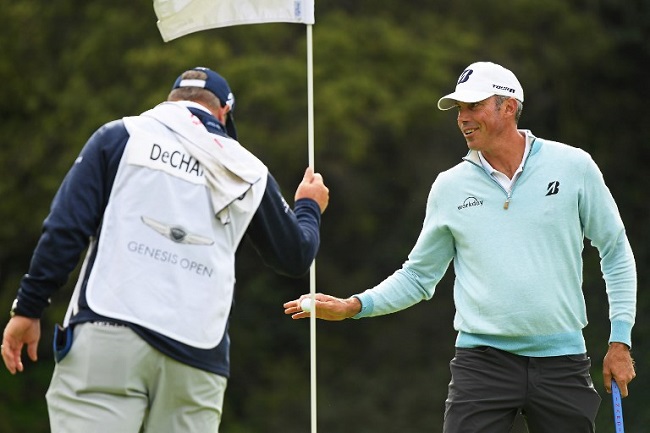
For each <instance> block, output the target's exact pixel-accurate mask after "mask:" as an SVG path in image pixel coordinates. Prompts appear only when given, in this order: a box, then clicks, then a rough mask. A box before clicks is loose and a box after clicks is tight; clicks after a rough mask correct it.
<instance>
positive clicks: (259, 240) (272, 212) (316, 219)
mask: <svg viewBox="0 0 650 433" xmlns="http://www.w3.org/2000/svg"><path fill="white" fill-rule="evenodd" d="M320 218H321V213H320V207H319V206H318V203H316V202H315V201H314V200H311V199H300V200H297V201H296V203H295V206H294V209H293V210H292V209H291V208H290V207H289V205H288V204H287V202H286V201H285V199H284V198H283V196H282V193H281V192H280V188H279V186H278V184H277V182H276V181H275V179H274V178H273V176H271V174H269V175H268V181H267V186H266V191H265V192H264V197H263V198H262V202H261V204H260V207H259V208H258V210H257V212H256V213H255V216H254V217H253V220H252V221H251V224H250V226H249V227H248V231H247V232H246V234H247V237H248V239H249V240H250V241H251V243H252V244H253V247H254V248H255V250H256V251H257V252H258V253H259V254H260V256H261V257H262V259H263V261H264V262H265V263H266V264H267V265H268V266H270V267H271V268H272V269H273V270H275V271H276V272H277V273H279V274H283V275H287V276H290V277H300V276H302V275H304V274H305V273H306V272H307V271H308V270H309V267H310V266H311V264H312V262H313V261H314V258H315V257H316V254H317V252H318V247H319V245H320V229H319V227H320Z"/></svg>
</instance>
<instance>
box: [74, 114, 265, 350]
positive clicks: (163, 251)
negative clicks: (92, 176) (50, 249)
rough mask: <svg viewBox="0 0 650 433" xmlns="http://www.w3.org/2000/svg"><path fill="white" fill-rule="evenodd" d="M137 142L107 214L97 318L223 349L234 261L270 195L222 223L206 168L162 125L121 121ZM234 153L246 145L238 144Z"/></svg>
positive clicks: (94, 286)
mask: <svg viewBox="0 0 650 433" xmlns="http://www.w3.org/2000/svg"><path fill="white" fill-rule="evenodd" d="M124 123H125V126H126V128H127V130H128V132H129V134H130V138H129V141H128V143H127V145H126V148H125V151H124V155H123V156H122V160H121V161H120V166H119V168H118V172H117V175H116V178H115V182H114V185H113V189H112V191H111V196H110V199H109V202H108V206H107V208H106V212H105V214H104V219H103V224H102V229H101V233H100V236H99V242H98V250H97V258H96V260H95V264H94V266H93V269H92V271H91V273H90V277H89V281H88V287H87V291H86V297H87V300H88V304H89V306H90V308H92V310H93V311H95V312H96V313H98V314H101V315H104V316H107V317H112V318H115V319H120V320H124V321H127V322H131V323H135V324H137V325H140V326H143V327H145V328H147V329H150V330H153V331H155V332H158V333H160V334H163V335H165V336H167V337H170V338H172V339H174V340H176V341H179V342H181V343H184V344H187V345H190V346H193V347H197V348H201V349H208V348H213V347H215V346H216V345H218V344H219V342H220V341H221V339H222V337H223V334H224V332H225V327H226V323H227V320H228V315H229V313H230V307H231V304H232V297H233V290H234V283H235V275H234V274H235V263H234V256H235V251H236V249H237V246H238V245H239V243H240V241H241V239H242V237H243V235H244V233H245V231H246V229H247V227H248V225H249V223H250V221H251V219H252V217H253V215H254V213H255V211H256V210H257V208H258V207H259V204H260V202H261V200H262V196H263V193H264V190H265V188H266V179H267V169H266V167H265V166H264V164H262V163H261V162H260V161H259V160H258V159H257V158H254V160H251V161H250V164H257V167H258V168H259V170H260V174H261V176H260V180H259V181H258V182H257V183H255V184H253V185H252V186H251V188H250V189H249V190H248V191H247V192H246V194H244V196H243V197H241V198H240V199H239V200H235V201H234V202H233V203H232V204H231V205H230V206H228V208H227V212H228V214H229V218H228V220H227V221H226V223H225V224H224V223H223V222H222V220H220V219H219V218H216V217H215V212H214V208H213V206H212V203H211V200H210V191H209V189H208V186H207V185H206V181H205V173H204V169H203V167H202V166H201V165H200V164H199V162H198V161H197V160H196V159H195V158H194V157H192V155H190V153H189V152H188V150H187V149H185V148H184V147H183V145H182V144H181V143H180V142H179V141H178V140H177V139H176V138H175V136H174V134H173V133H171V131H170V130H169V129H167V128H166V127H165V126H164V125H163V124H161V123H159V122H157V121H155V120H153V119H151V118H145V117H142V116H139V117H130V118H125V119H124ZM230 142H233V143H234V144H233V145H235V144H236V145H237V146H239V143H236V142H234V140H230Z"/></svg>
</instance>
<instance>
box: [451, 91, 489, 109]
mask: <svg viewBox="0 0 650 433" xmlns="http://www.w3.org/2000/svg"><path fill="white" fill-rule="evenodd" d="M492 95H494V93H488V92H472V91H467V90H460V91H456V92H454V93H450V94H449V95H447V96H443V97H442V98H440V99H439V100H438V109H440V110H449V109H452V108H454V107H455V106H456V103H458V102H465V103H467V104H471V103H473V102H479V101H482V100H484V99H487V98H489V97H490V96H492Z"/></svg>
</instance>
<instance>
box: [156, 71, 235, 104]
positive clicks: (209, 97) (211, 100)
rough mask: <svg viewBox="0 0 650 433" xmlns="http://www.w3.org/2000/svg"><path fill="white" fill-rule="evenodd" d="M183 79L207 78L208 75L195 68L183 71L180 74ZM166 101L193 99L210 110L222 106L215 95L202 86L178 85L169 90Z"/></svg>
mask: <svg viewBox="0 0 650 433" xmlns="http://www.w3.org/2000/svg"><path fill="white" fill-rule="evenodd" d="M181 79H183V80H207V79H208V75H207V74H206V73H205V72H203V71H198V70H195V69H192V70H189V71H185V72H183V74H182V75H181ZM167 100H168V101H194V102H198V103H200V104H202V105H205V106H206V107H207V108H209V109H211V110H217V109H219V108H221V107H222V106H223V104H222V101H221V100H219V98H218V97H217V95H215V94H214V93H212V92H211V91H209V90H206V89H204V88H202V87H179V88H177V89H173V90H172V91H171V92H169V95H168V96H167Z"/></svg>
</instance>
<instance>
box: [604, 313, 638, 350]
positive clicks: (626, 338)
mask: <svg viewBox="0 0 650 433" xmlns="http://www.w3.org/2000/svg"><path fill="white" fill-rule="evenodd" d="M632 326H633V324H632V323H628V322H623V321H622V320H613V321H612V329H611V333H610V334H609V342H610V343H624V344H627V345H628V347H629V348H630V349H631V348H632Z"/></svg>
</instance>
